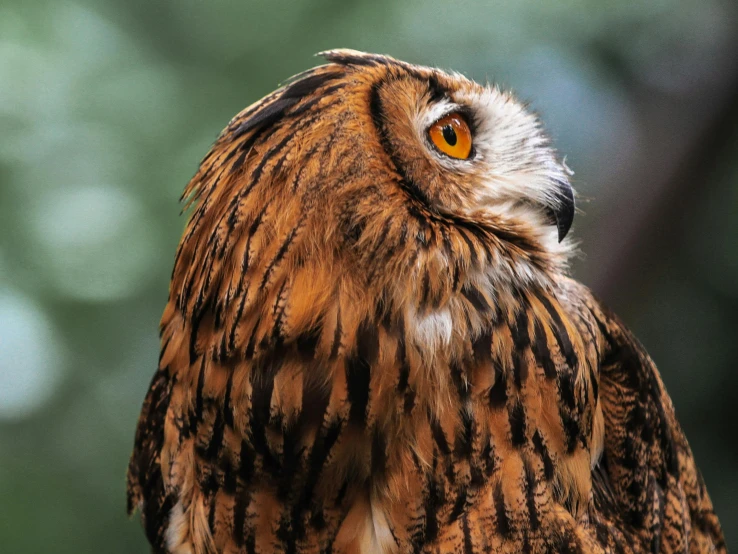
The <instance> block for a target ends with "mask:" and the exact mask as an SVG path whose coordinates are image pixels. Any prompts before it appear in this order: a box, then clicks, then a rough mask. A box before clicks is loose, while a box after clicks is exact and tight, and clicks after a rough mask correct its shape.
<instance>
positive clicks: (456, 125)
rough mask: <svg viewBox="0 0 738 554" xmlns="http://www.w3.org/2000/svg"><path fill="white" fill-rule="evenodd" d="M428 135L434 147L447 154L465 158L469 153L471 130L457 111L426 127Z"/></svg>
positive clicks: (461, 158) (460, 158)
mask: <svg viewBox="0 0 738 554" xmlns="http://www.w3.org/2000/svg"><path fill="white" fill-rule="evenodd" d="M428 135H429V136H430V139H431V140H432V141H433V144H435V145H436V148H438V149H439V150H440V151H441V152H443V153H444V154H446V155H447V156H451V157H452V158H457V159H459V160H466V159H467V158H468V157H469V155H470V154H471V149H472V135H471V130H470V129H469V125H468V124H467V123H466V121H465V120H464V118H463V117H462V116H461V115H459V114H458V113H452V114H449V115H447V116H445V117H442V118H441V119H439V120H438V121H436V122H435V123H434V124H433V125H431V126H430V129H428Z"/></svg>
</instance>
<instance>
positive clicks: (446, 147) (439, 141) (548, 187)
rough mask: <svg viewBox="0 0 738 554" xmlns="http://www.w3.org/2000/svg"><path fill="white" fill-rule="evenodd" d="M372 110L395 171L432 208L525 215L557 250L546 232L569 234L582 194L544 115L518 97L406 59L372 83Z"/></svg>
mask: <svg viewBox="0 0 738 554" xmlns="http://www.w3.org/2000/svg"><path fill="white" fill-rule="evenodd" d="M403 70H404V71H403ZM370 109H371V114H372V119H373V122H374V125H375V126H376V127H377V129H378V132H379V136H380V140H381V142H382V146H383V148H384V150H385V151H386V152H387V153H388V154H389V156H390V158H391V159H392V162H393V165H394V168H396V170H397V171H398V173H399V174H400V175H401V176H402V178H403V180H404V182H405V183H406V186H408V189H409V190H410V191H412V193H413V194H415V195H416V196H417V198H418V199H419V200H420V201H421V202H422V203H424V204H425V205H426V206H427V207H428V208H429V209H430V210H433V211H437V212H438V213H439V214H443V215H446V216H451V217H453V216H462V217H465V218H470V219H472V220H473V219H474V218H475V217H481V218H482V219H486V218H488V217H490V216H495V217H497V218H501V219H508V220H511V219H518V220H520V221H521V222H525V224H527V225H529V226H530V227H532V228H535V229H536V230H537V231H538V232H539V233H540V234H539V237H540V238H541V240H544V241H545V242H546V245H547V247H549V248H552V249H555V246H554V244H555V243H554V241H552V240H550V239H551V237H549V236H547V235H549V234H550V235H552V236H553V237H555V238H556V239H557V242H560V241H561V240H563V238H564V237H565V236H566V234H567V233H568V230H569V228H570V226H571V223H572V220H573V215H574V197H573V192H572V188H571V186H570V185H569V182H568V179H567V174H566V171H565V170H564V168H563V167H562V165H561V164H560V163H559V162H558V161H557V160H556V158H555V155H554V152H553V151H552V150H551V148H550V147H549V146H548V139H547V138H546V136H545V135H544V134H543V132H542V131H541V129H540V125H539V123H538V121H537V119H536V118H535V117H534V116H533V115H532V114H530V113H528V112H527V111H526V110H525V109H524V107H523V106H522V105H521V104H520V103H519V102H518V101H517V100H515V99H514V98H513V97H512V96H511V95H509V94H506V93H503V92H501V91H500V90H499V89H497V88H492V87H483V86H480V85H478V84H477V83H475V82H473V81H470V80H468V79H466V78H464V77H463V76H461V75H458V74H455V75H447V74H445V73H442V72H440V71H437V70H430V69H425V68H423V69H419V68H414V67H406V66H404V65H398V66H397V69H396V74H395V75H391V76H388V77H387V78H385V79H383V80H382V81H380V82H378V83H376V84H374V86H373V87H372V92H371V99H370ZM467 145H468V147H467ZM459 146H461V147H462V148H461V149H460V148H459ZM552 224H553V225H554V226H555V232H554V233H549V232H547V231H553V227H552Z"/></svg>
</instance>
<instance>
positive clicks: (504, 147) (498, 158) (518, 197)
mask: <svg viewBox="0 0 738 554" xmlns="http://www.w3.org/2000/svg"><path fill="white" fill-rule="evenodd" d="M459 78H460V79H463V77H461V76H459ZM462 107H464V108H465V109H470V110H471V111H472V113H473V114H474V124H475V134H474V138H473V140H474V155H473V157H472V158H470V159H468V160H456V159H453V158H450V157H448V156H444V155H442V154H440V153H438V152H436V151H435V150H433V149H432V148H431V147H429V150H430V151H431V152H432V155H433V156H435V157H436V159H437V160H438V162H439V163H440V164H441V165H442V166H443V167H444V168H446V169H448V170H450V171H454V172H456V173H469V174H470V175H471V174H472V173H473V174H474V175H476V176H477V178H478V176H479V175H481V176H482V180H481V184H482V186H479V187H477V188H476V189H475V190H474V194H475V197H474V199H473V202H471V203H470V205H469V206H467V209H468V210H469V213H472V212H476V211H478V210H480V209H483V210H485V211H488V212H489V213H493V214H495V215H497V216H498V217H500V218H508V219H511V220H513V219H514V220H515V221H521V222H524V223H526V224H528V225H529V227H530V228H532V229H536V230H538V231H539V240H540V241H541V243H542V245H543V246H544V247H545V248H547V249H548V250H549V251H550V252H553V253H559V254H561V255H562V256H564V257H566V256H567V255H568V254H569V252H570V251H571V250H572V247H571V244H570V243H569V242H567V241H564V242H562V243H559V241H558V231H557V229H556V226H555V225H554V224H553V222H551V221H549V220H548V218H547V216H546V214H544V213H543V206H546V205H548V206H557V205H559V203H560V202H561V197H560V192H559V189H560V184H561V183H568V180H569V179H568V176H569V175H571V171H570V170H569V169H568V168H567V167H566V166H565V165H564V164H562V163H560V162H559V161H558V160H557V159H556V155H555V152H554V151H553V149H552V148H551V147H550V145H549V139H548V137H547V136H546V135H545V134H544V132H543V130H542V129H541V125H540V123H539V121H538V119H537V117H536V116H535V115H533V114H532V113H530V112H529V111H527V110H526V108H525V106H523V105H522V104H521V103H520V102H518V101H517V100H516V99H515V98H514V97H513V96H512V95H510V94H507V93H505V92H502V91H500V90H499V89H498V88H495V87H490V86H487V87H484V88H482V89H479V88H461V89H460V90H459V91H457V92H455V93H453V98H451V99H444V100H441V101H440V102H436V103H434V104H432V105H431V106H430V107H429V108H428V109H426V110H421V112H420V113H419V114H418V115H417V117H416V128H417V130H418V136H419V137H420V138H421V140H422V141H424V142H425V144H428V141H427V136H426V135H427V129H428V128H429V127H430V126H431V125H432V124H433V123H434V122H435V121H437V120H438V119H440V118H441V117H443V116H445V115H447V114H449V113H452V112H454V111H458V110H460V109H461V108H462ZM480 169H481V171H480Z"/></svg>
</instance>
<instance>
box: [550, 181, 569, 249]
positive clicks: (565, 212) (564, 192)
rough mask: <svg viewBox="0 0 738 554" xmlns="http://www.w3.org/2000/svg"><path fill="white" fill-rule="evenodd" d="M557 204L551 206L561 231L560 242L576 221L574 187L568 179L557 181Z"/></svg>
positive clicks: (552, 213)
mask: <svg viewBox="0 0 738 554" xmlns="http://www.w3.org/2000/svg"><path fill="white" fill-rule="evenodd" d="M557 184H558V190H557V191H556V192H557V194H556V196H557V200H558V202H557V204H556V205H555V206H552V207H550V210H551V215H552V216H553V219H555V220H556V228H557V229H558V231H559V242H561V241H562V240H564V237H566V235H567V234H568V233H569V229H571V224H572V223H573V221H574V189H573V188H572V187H571V185H570V184H569V183H568V182H567V181H557Z"/></svg>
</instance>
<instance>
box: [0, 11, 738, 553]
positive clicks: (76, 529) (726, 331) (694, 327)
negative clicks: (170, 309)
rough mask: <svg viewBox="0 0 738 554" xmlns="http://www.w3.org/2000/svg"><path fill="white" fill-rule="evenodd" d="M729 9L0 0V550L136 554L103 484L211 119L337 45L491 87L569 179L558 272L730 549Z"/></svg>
mask: <svg viewBox="0 0 738 554" xmlns="http://www.w3.org/2000/svg"><path fill="white" fill-rule="evenodd" d="M737 8H738V3H735V2H731V1H724V2H723V1H719V0H655V1H650V2H639V3H630V2H627V3H626V2H603V1H601V0H579V1H574V0H572V1H568V2H563V1H560V2H539V1H533V0H525V1H522V0H518V1H509V2H487V1H482V0H477V1H468V2H427V1H424V2H421V1H407V2H391V1H389V0H372V1H365V2H346V1H341V0H332V1H316V0H312V1H302V2H276V1H261V2H252V1H244V0H238V1H236V0H218V1H212V2H205V1H202V0H200V1H194V0H168V1H156V2H151V1H148V0H146V1H144V0H129V1H127V2H121V1H114V0H78V1H76V2H69V1H63V0H62V1H58V0H57V1H53V2H52V1H51V0H22V1H21V0H5V1H4V2H3V3H2V4H1V5H0V131H1V135H0V136H1V137H2V138H1V139H0V550H2V552H58V553H66V552H70V553H71V552H75V553H79V552H109V553H118V552H120V553H124V552H125V553H129V552H144V551H146V547H145V541H144V536H143V532H142V530H141V529H140V526H139V523H138V521H137V520H134V521H129V520H128V519H127V518H126V515H125V471H126V465H127V460H128V455H129V452H130V449H131V445H132V441H133V433H134V428H135V424H136V420H137V415H138V412H139V409H140V405H141V401H142V400H143V397H144V393H145V391H146V388H147V385H148V382H149V379H150V376H151V375H152V373H153V372H154V369H155V366H156V362H157V355H158V334H157V325H158V320H159V317H160V314H161V311H162V309H163V307H164V303H165V300H166V297H167V285H168V280H169V272H170V270H171V264H172V262H173V258H174V250H175V247H176V244H177V241H178V239H179V235H180V232H181V229H182V227H183V225H184V221H183V219H182V218H180V217H179V206H178V204H177V198H178V197H179V194H180V192H181V190H182V189H183V187H184V185H185V183H186V182H187V181H188V179H189V178H190V176H191V175H192V174H193V173H194V171H195V169H196V165H197V162H198V161H199V159H200V158H201V157H202V156H203V155H204V154H205V152H206V151H207V149H208V147H209V145H210V144H211V142H212V141H213V140H214V138H215V137H216V135H217V133H218V132H219V131H220V129H221V128H222V127H223V126H225V124H226V122H227V121H228V120H229V118H230V117H231V116H232V115H234V114H235V113H236V112H238V111H239V110H240V109H241V108H242V107H244V106H246V105H247V104H250V103H251V102H253V101H255V100H256V99H258V98H260V97H261V96H262V95H264V94H266V93H267V92H269V91H271V90H272V89H274V88H275V87H276V86H277V84H278V83H279V82H281V81H283V80H285V79H286V78H287V77H289V76H290V75H292V74H295V73H297V72H299V71H301V70H303V69H306V68H308V67H310V66H312V65H315V64H317V63H319V60H317V59H315V58H314V57H312V55H313V53H315V52H318V51H320V50H324V49H327V48H333V47H351V48H357V49H362V50H369V51H377V52H382V53H388V54H391V55H394V56H396V57H399V58H402V59H406V60H408V61H412V62H416V63H422V64H431V65H438V66H441V67H444V68H453V69H455V70H459V71H461V72H463V73H465V74H466V75H468V76H470V77H473V78H475V79H478V80H485V79H489V80H491V81H494V82H498V83H500V84H502V85H503V86H506V87H510V88H513V89H514V90H516V91H517V92H518V93H519V94H520V96H522V97H523V98H524V99H526V100H528V101H530V102H531V105H532V107H533V108H534V109H535V110H537V111H538V112H539V113H541V115H542V117H543V119H544V121H545V122H546V124H547V127H548V129H549V130H550V132H551V134H552V135H553V137H554V139H555V141H556V144H557V146H558V148H559V150H560V151H561V152H562V154H565V155H566V156H567V162H568V164H569V165H570V166H571V167H572V168H573V169H574V170H575V172H576V176H575V178H574V179H575V180H574V182H575V185H576V186H577V188H578V190H579V193H580V195H581V202H580V206H581V208H582V213H580V214H579V216H578V217H577V220H576V222H575V233H576V235H578V236H579V237H580V238H581V240H582V251H583V255H582V256H581V258H580V259H579V260H578V262H577V265H576V267H575V274H576V276H577V277H578V278H579V279H581V280H583V281H584V282H585V283H586V284H588V285H589V286H591V287H592V288H593V289H594V290H595V291H596V292H597V293H598V294H600V295H601V296H602V297H603V298H604V299H605V300H606V301H607V302H608V303H609V304H610V305H611V306H612V307H613V308H614V309H615V310H616V311H617V312H618V313H620V314H621V315H622V317H623V318H624V319H625V321H626V322H627V323H628V324H629V325H630V326H631V327H632V328H634V330H635V331H636V334H637V335H638V336H639V337H640V339H641V340H642V341H643V343H644V344H645V345H646V347H647V349H648V350H649V352H650V353H651V355H652V356H653V358H654V359H655V360H656V362H657V364H658V365H659V367H660V368H661V371H662V373H663V377H664V380H665V382H666V384H667V387H668V389H669V391H670V392H671V394H672V396H673V399H674V403H675V405H676V408H677V413H678V415H679V417H680V419H681V421H682V424H683V426H684V428H685V429H686V432H687V435H688V437H689V439H690V442H691V444H692V447H693V450H694V452H695V456H696V458H697V461H698V464H699V465H700V467H701V468H702V471H703V473H704V476H705V479H706V481H707V484H708V488H709V490H710V492H711V495H712V498H713V501H714V503H715V505H716V509H717V512H718V514H719V515H720V517H721V519H722V523H723V527H724V529H725V533H726V537H727V539H728V544H731V542H733V543H734V542H735V541H736V540H738V529H737V527H738V501H737V500H736V498H738V440H736V438H737V437H738V433H736V425H738V420H737V418H736V407H737V406H738V394H737V393H736V391H737V390H738V371H736V370H737V369H738V368H737V367H736V361H738V217H737V216H738V55H737V53H738V9H737Z"/></svg>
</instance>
